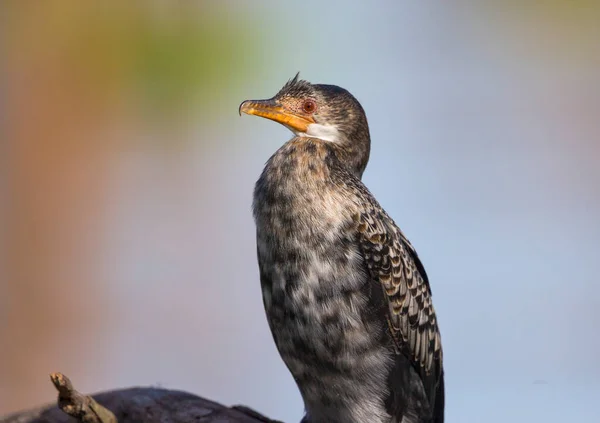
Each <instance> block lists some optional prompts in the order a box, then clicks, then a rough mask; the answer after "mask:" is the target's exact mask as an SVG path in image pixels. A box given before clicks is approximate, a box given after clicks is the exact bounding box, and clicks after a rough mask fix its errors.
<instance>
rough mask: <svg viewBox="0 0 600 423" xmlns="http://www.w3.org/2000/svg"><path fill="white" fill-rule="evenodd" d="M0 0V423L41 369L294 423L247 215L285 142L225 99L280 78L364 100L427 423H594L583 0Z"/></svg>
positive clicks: (94, 384)
mask: <svg viewBox="0 0 600 423" xmlns="http://www.w3.org/2000/svg"><path fill="white" fill-rule="evenodd" d="M0 7H1V10H0V34H1V39H0V43H1V44H0V49H1V50H0V51H1V58H2V60H1V62H0V63H1V67H0V93H1V94H0V95H1V97H0V99H1V101H0V415H2V414H6V413H10V412H13V411H17V410H19V409H23V408H27V407H31V406H34V405H37V404H41V403H46V402H51V401H53V400H54V398H55V392H54V388H53V387H52V386H51V384H50V381H49V378H48V374H49V373H50V372H52V371H61V372H64V373H65V374H67V375H68V376H70V377H71V378H72V380H73V381H74V383H75V385H76V386H77V387H78V388H79V389H80V390H81V391H84V392H96V391H101V390H107V389H113V388H119V387H129V386H134V385H154V386H163V387H166V388H174V389H182V390H187V391H191V392H194V393H196V394H199V395H202V396H206V397H209V398H211V399H213V400H216V401H219V402H223V403H225V404H236V403H243V404H246V405H248V406H251V407H254V408H256V409H258V410H260V411H261V412H264V413H266V414H267V415H269V416H271V417H273V418H278V419H283V420H285V421H287V422H297V421H299V419H300V417H301V416H302V413H303V408H302V402H301V398H300V395H299V393H298V391H297V389H296V387H295V384H294V382H293V380H292V378H291V376H290V375H289V374H288V372H287V370H286V368H285V367H284V365H283V363H282V361H281V360H280V358H279V356H278V354H277V352H276V349H275V346H274V344H273V341H272V339H271V335H270V333H269V330H268V327H267V323H266V320H265V318H264V312H263V307H262V300H261V294H260V289H259V280H258V270H257V265H256V258H255V244H254V226H253V221H252V217H251V211H250V204H251V195H252V189H253V184H254V181H255V180H256V179H257V178H258V175H259V173H260V172H261V170H262V166H263V164H264V162H265V161H266V160H267V158H268V157H269V156H270V155H271V154H272V152H273V151H274V150H275V149H276V148H278V147H279V146H280V145H281V144H282V143H283V142H285V141H286V140H287V139H289V138H290V133H289V132H288V131H287V130H286V129H285V128H284V127H282V126H280V125H277V124H275V123H273V122H269V121H267V120H262V119H257V118H250V117H247V116H245V117H243V118H240V117H239V116H238V114H237V113H238V105H239V103H240V102H241V101H242V100H245V99H248V98H265V97H270V96H271V95H273V94H274V93H275V92H277V90H279V88H280V87H281V86H282V85H283V84H284V83H285V82H286V81H287V80H288V79H289V78H291V77H293V76H294V74H295V73H296V72H297V71H301V77H303V78H306V79H308V80H309V81H312V82H322V83H332V84H336V85H340V86H343V87H345V88H347V89H348V90H350V91H351V92H352V93H353V94H354V95H355V96H356V97H357V98H358V99H359V100H360V101H361V103H362V105H363V106H364V107H365V109H366V112H367V116H368V118H369V123H370V126H371V134H372V138H373V150H372V155H371V162H370V165H369V167H368V168H367V171H366V173H365V176H364V181H365V183H366V184H367V186H368V187H369V188H370V189H371V190H372V192H373V193H374V194H375V195H376V197H377V198H378V199H379V200H380V202H381V203H382V205H383V206H384V207H385V208H386V209H387V210H388V212H389V213H390V214H391V215H392V216H393V217H394V219H395V220H396V221H397V222H398V223H399V224H400V226H401V227H402V229H403V230H404V232H405V233H406V234H407V236H408V237H409V239H410V240H411V242H412V243H413V244H414V245H415V246H416V248H417V250H418V252H419V254H420V256H421V258H422V260H423V262H424V264H425V267H426V269H427V271H428V273H429V276H430V279H431V283H432V288H433V293H434V300H435V305H436V308H437V312H438V315H439V320H440V322H441V329H442V333H443V341H444V348H445V367H446V383H447V388H446V389H447V422H449V423H455V422H456V423H468V422H473V423H479V422H483V421H485V422H490V423H494V422H505V421H511V422H538V421H544V422H564V421H600V410H599V409H598V406H597V402H598V399H599V398H600V382H599V380H600V364H599V362H598V357H600V286H599V284H598V280H597V275H598V274H599V273H600V241H599V240H600V223H599V217H600V49H599V40H600V3H599V2H597V1H594V0H587V1H585V0H578V1H571V2H565V1H547V2H543V3H542V2H532V1H516V0H503V1H448V0H445V1H434V2H413V1H380V2H377V3H370V4H367V3H363V4H358V3H354V4H352V5H351V4H350V3H349V2H345V1H333V2H320V1H304V2H302V3H296V2H281V1H275V0H271V1H261V2H246V1H241V0H240V1H233V0H231V1H223V0H219V1H216V0H215V1H196V2H191V1H190V2H170V1H166V0H165V1H157V0H155V1H145V2H120V1H104V2H81V1H75V0H65V1H47V2H29V1H4V2H2V5H1V6H0Z"/></svg>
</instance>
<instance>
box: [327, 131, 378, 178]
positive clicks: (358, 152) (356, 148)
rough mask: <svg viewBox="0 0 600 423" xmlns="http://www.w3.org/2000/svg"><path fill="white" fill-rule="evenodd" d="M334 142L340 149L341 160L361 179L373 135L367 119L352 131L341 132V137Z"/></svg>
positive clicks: (367, 160)
mask: <svg viewBox="0 0 600 423" xmlns="http://www.w3.org/2000/svg"><path fill="white" fill-rule="evenodd" d="M334 144H335V146H336V147H337V149H338V150H339V153H338V158H339V160H340V162H341V163H342V164H343V165H344V166H345V167H346V168H347V169H348V170H349V171H350V172H351V173H353V174H354V175H355V176H356V177H357V178H359V179H361V178H362V175H363V172H364V171H365V168H366V167H367V163H368V162H369V155H370V153H371V136H370V134H369V127H368V124H367V123H366V121H365V122H364V123H362V124H360V125H357V126H356V127H355V128H354V129H353V130H352V132H350V133H346V132H340V137H339V139H338V140H336V141H335V142H334Z"/></svg>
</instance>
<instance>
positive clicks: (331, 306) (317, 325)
mask: <svg viewBox="0 0 600 423" xmlns="http://www.w3.org/2000/svg"><path fill="white" fill-rule="evenodd" d="M242 113H245V114H247V115H254V116H258V117H263V118H266V119H269V120H272V121H275V122H278V123H280V124H282V125H284V126H285V127H287V128H288V129H290V130H291V131H292V133H293V137H292V138H291V139H290V140H289V141H287V142H285V143H284V144H283V145H282V146H280V147H279V148H278V149H277V151H276V152H275V153H274V154H273V155H272V156H271V157H270V158H269V159H268V161H267V162H266V164H265V166H264V169H263V171H262V173H261V175H260V177H259V179H258V181H257V182H256V184H255V186H254V195H253V201H252V210H253V217H254V222H255V226H256V253H257V258H258V268H259V274H260V284H261V289H262V300H263V305H264V308H265V313H266V317H267V321H268V325H269V328H270V330H271V334H272V336H273V339H274V342H275V345H276V348H277V350H278V352H279V355H280V356H281V358H282V360H283V362H284V363H285V365H286V366H287V368H288V369H289V371H290V373H291V375H292V376H293V378H294V380H295V382H296V385H297V387H298V389H299V391H300V394H301V396H302V399H303V402H304V415H303V418H302V421H301V423H443V421H444V398H445V394H444V369H443V357H442V342H441V335H440V330H439V325H438V322H437V317H436V313H435V310H434V307H433V304H432V293H431V288H430V284H429V280H428V277H427V274H426V272H425V269H424V267H423V264H422V262H421V260H420V259H419V256H418V255H417V253H416V251H415V248H414V247H413V245H412V244H411V243H410V242H409V241H408V239H407V237H406V236H405V235H404V233H403V232H402V231H401V230H400V229H399V227H398V226H397V225H396V223H395V222H394V220H393V219H392V218H391V217H390V216H389V215H388V214H387V213H386V211H385V210H384V209H383V208H382V206H381V205H380V204H379V203H378V202H377V200H376V199H375V197H374V196H373V194H371V192H370V191H369V190H368V188H367V187H366V186H365V185H364V183H363V182H362V176H363V173H364V171H365V169H366V166H367V163H368V161H369V155H370V149H371V137H370V132H369V125H368V122H367V117H366V114H365V111H364V109H363V107H362V106H361V104H360V103H359V101H358V100H357V99H356V98H355V97H354V96H353V95H352V94H350V92H349V91H347V90H346V89H344V88H341V87H339V86H336V85H327V84H312V83H310V82H308V81H306V80H302V79H299V73H298V74H296V76H295V77H294V78H292V79H290V80H289V81H288V82H287V83H286V84H285V85H284V86H283V88H281V89H280V90H279V92H278V93H277V94H276V95H275V96H273V97H272V98H269V99H266V100H246V101H244V102H242V103H241V104H240V106H239V114H240V116H241V115H242ZM395 185H396V186H397V187H398V188H400V187H401V186H402V184H401V183H396V184H395Z"/></svg>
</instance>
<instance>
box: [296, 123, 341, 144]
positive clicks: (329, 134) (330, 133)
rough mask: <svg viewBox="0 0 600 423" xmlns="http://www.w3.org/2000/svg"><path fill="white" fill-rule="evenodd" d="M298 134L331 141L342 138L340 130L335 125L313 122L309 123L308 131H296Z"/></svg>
mask: <svg viewBox="0 0 600 423" xmlns="http://www.w3.org/2000/svg"><path fill="white" fill-rule="evenodd" d="M296 135H299V136H304V137H312V138H318V139H320V140H323V141H331V142H338V141H339V140H340V132H339V131H338V129H337V128H336V127H335V126H333V125H321V124H319V123H311V124H310V125H308V129H307V131H306V133H296Z"/></svg>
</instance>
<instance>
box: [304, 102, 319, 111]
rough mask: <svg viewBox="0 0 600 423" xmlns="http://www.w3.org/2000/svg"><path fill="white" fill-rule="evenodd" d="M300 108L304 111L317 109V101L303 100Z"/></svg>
mask: <svg viewBox="0 0 600 423" xmlns="http://www.w3.org/2000/svg"><path fill="white" fill-rule="evenodd" d="M302 110H304V112H305V113H314V112H315V110H317V103H315V102H314V101H313V100H304V103H303V104H302Z"/></svg>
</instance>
